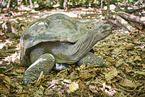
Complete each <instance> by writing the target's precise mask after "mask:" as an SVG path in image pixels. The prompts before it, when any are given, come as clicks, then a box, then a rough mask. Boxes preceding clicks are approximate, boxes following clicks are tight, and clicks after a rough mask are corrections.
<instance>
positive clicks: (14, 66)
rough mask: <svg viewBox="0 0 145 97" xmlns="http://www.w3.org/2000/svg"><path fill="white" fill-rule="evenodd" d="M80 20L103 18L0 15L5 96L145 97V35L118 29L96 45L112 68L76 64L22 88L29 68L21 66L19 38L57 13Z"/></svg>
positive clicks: (25, 11)
mask: <svg viewBox="0 0 145 97" xmlns="http://www.w3.org/2000/svg"><path fill="white" fill-rule="evenodd" d="M58 12H59V13H60V12H61V13H64V14H67V15H69V16H71V17H72V18H75V19H84V18H85V19H96V18H101V17H103V16H102V15H101V14H100V11H99V10H98V9H97V8H75V9H70V11H64V10H60V9H57V8H56V9H51V10H41V11H36V10H34V9H29V8H27V7H25V8H24V7H20V8H19V9H18V10H15V11H9V12H8V13H7V12H4V13H0V22H1V23H0V96H1V97H9V96H10V97H11V96H14V97H15V96H20V97H29V96H32V97H49V96H53V97H71V96H73V97H108V96H115V97H130V96H131V97H145V32H144V31H139V30H136V32H128V31H127V30H125V29H122V28H120V29H116V30H113V31H112V34H111V35H110V36H108V37H107V38H105V39H104V40H101V41H99V42H98V43H97V44H96V45H95V46H94V51H95V52H94V53H95V54H97V55H98V56H100V57H102V58H103V59H105V60H106V64H108V66H105V67H100V66H97V65H93V64H83V65H82V66H80V67H78V66H75V65H71V66H70V67H69V68H68V69H66V70H62V71H54V70H52V71H51V72H50V73H49V74H48V75H47V76H44V75H42V74H40V76H39V78H38V80H37V81H35V82H33V83H31V84H30V85H27V86H25V85H23V75H24V73H25V70H26V69H27V67H22V66H21V65H20V55H19V52H20V46H19V43H20V36H21V34H22V32H23V30H24V29H25V28H26V27H27V26H28V24H30V23H31V22H32V21H33V20H35V19H38V18H45V17H46V16H48V15H50V14H52V13H58Z"/></svg>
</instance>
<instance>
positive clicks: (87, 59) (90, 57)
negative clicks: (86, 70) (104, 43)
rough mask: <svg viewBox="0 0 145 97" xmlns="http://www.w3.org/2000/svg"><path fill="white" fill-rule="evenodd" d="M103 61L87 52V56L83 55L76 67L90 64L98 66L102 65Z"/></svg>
mask: <svg viewBox="0 0 145 97" xmlns="http://www.w3.org/2000/svg"><path fill="white" fill-rule="evenodd" d="M104 62H105V61H104V60H103V59H102V58H100V57H98V56H97V55H95V54H93V53H91V52H89V53H88V54H87V55H85V56H84V57H83V58H82V59H81V60H80V61H78V65H79V66H80V65H82V64H83V63H84V64H87V63H90V64H97V65H99V66H102V65H104Z"/></svg>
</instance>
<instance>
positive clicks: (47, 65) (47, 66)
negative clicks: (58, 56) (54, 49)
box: [24, 54, 55, 85]
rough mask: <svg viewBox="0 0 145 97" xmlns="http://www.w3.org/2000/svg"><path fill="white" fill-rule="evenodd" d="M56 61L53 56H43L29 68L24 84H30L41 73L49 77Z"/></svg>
mask: <svg viewBox="0 0 145 97" xmlns="http://www.w3.org/2000/svg"><path fill="white" fill-rule="evenodd" d="M54 62H55V59H54V57H53V55H51V54H43V55H41V56H40V57H39V58H38V59H37V60H36V61H35V62H34V63H33V64H31V65H30V66H29V68H28V69H27V70H26V72H25V75H24V84H25V85H26V84H29V83H30V82H33V81H34V80H36V79H37V78H38V77H39V75H40V73H41V71H43V74H44V75H47V74H48V73H49V72H50V71H51V69H52V68H53V66H54Z"/></svg>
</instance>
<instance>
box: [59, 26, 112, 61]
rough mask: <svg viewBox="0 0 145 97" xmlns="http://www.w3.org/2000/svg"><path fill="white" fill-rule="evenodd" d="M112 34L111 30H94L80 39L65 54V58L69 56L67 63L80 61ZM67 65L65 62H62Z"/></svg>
mask: <svg viewBox="0 0 145 97" xmlns="http://www.w3.org/2000/svg"><path fill="white" fill-rule="evenodd" d="M110 34H111V31H109V30H103V29H102V28H98V29H93V30H90V31H88V32H87V33H86V34H85V35H84V36H83V37H81V38H80V39H79V41H78V42H76V43H75V44H74V45H71V46H70V47H69V48H68V49H66V51H65V52H64V54H63V55H64V56H65V55H66V56H69V58H68V60H67V63H68V64H73V63H75V62H77V61H79V60H80V59H81V58H82V57H83V56H85V55H86V54H87V53H88V52H89V51H90V50H91V49H92V47H93V46H94V45H95V44H96V43H97V42H98V41H100V40H102V39H104V38H105V37H107V36H108V35H110ZM61 63H65V62H61Z"/></svg>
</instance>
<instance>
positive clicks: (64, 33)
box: [20, 13, 112, 84]
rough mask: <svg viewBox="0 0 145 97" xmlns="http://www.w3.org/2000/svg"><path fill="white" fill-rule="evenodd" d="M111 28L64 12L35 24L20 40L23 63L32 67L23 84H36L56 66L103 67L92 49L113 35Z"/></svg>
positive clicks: (30, 26) (21, 62) (31, 24)
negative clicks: (91, 65) (95, 65)
mask: <svg viewBox="0 0 145 97" xmlns="http://www.w3.org/2000/svg"><path fill="white" fill-rule="evenodd" d="M111 28H112V26H111V25H110V24H105V23H102V22H98V23H97V22H96V21H95V22H94V21H91V22H90V21H89V22H88V21H82V20H75V19H72V18H70V17H69V16H67V15H64V14H61V13H57V14H52V15H49V16H47V17H46V18H40V19H37V20H35V21H33V22H32V23H30V24H29V25H28V27H26V29H25V30H24V31H23V33H22V36H21V38H20V64H21V65H23V66H29V67H28V69H27V70H26V72H25V75H24V84H29V83H30V82H32V81H35V80H36V79H37V78H38V77H39V75H40V73H41V72H42V71H43V74H44V75H47V74H48V73H49V72H50V71H51V69H52V68H54V67H56V69H63V68H64V69H65V68H67V66H68V65H69V64H78V65H79V66H80V65H82V64H83V63H90V64H97V65H103V62H104V60H103V59H102V58H100V57H98V56H97V55H95V54H93V53H92V52H91V49H92V48H93V46H94V45H95V44H96V43H97V42H98V41H100V40H102V39H104V38H105V37H107V36H108V35H109V34H110V33H111ZM59 67H62V68H59Z"/></svg>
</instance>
